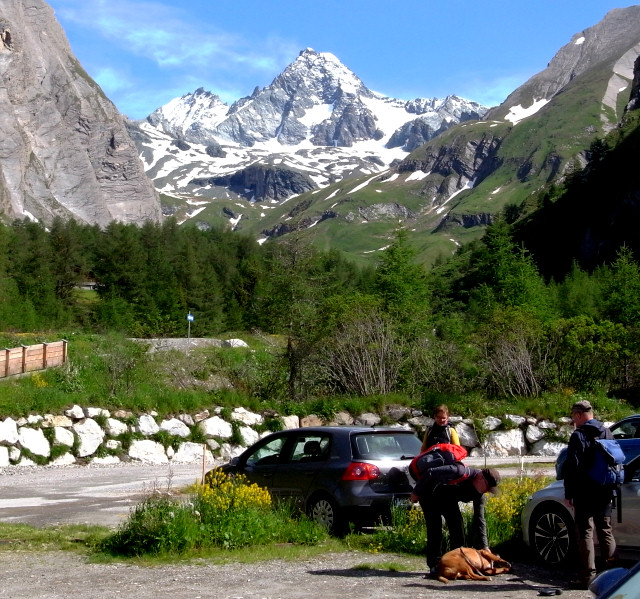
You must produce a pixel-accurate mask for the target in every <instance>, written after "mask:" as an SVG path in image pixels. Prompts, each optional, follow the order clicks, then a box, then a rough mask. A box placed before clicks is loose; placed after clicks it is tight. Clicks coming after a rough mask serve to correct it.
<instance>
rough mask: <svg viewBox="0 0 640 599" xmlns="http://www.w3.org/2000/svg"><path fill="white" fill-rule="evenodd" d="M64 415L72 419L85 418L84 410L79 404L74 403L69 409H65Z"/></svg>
mask: <svg viewBox="0 0 640 599" xmlns="http://www.w3.org/2000/svg"><path fill="white" fill-rule="evenodd" d="M64 415H65V416H67V418H71V420H82V419H83V418H84V410H83V409H82V408H81V407H80V406H79V405H77V404H76V405H74V406H73V407H72V408H70V409H69V410H65V412H64Z"/></svg>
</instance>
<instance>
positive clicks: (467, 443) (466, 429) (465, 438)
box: [454, 422, 480, 447]
mask: <svg viewBox="0 0 640 599" xmlns="http://www.w3.org/2000/svg"><path fill="white" fill-rule="evenodd" d="M454 428H455V429H456V433H458V438H459V439H460V445H463V446H464V447H478V445H480V441H479V440H478V435H477V434H476V430H475V429H474V428H473V426H471V425H470V424H468V423H466V422H460V423H459V424H456V425H455V427H454Z"/></svg>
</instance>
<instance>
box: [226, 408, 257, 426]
mask: <svg viewBox="0 0 640 599" xmlns="http://www.w3.org/2000/svg"><path fill="white" fill-rule="evenodd" d="M231 420H237V421H238V422H242V424H246V425H247V426H254V425H256V424H262V421H263V420H264V418H263V417H262V416H261V415H260V414H254V413H253V412H249V411H248V410H245V409H244V408H234V409H233V411H232V412H231Z"/></svg>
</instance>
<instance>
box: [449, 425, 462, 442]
mask: <svg viewBox="0 0 640 599" xmlns="http://www.w3.org/2000/svg"><path fill="white" fill-rule="evenodd" d="M450 431H451V444H452V445H460V437H458V433H457V431H456V429H455V428H453V427H451V428H450Z"/></svg>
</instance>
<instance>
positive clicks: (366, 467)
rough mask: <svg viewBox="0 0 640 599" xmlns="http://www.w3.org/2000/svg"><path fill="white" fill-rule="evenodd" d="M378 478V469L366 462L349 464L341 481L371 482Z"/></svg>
mask: <svg viewBox="0 0 640 599" xmlns="http://www.w3.org/2000/svg"><path fill="white" fill-rule="evenodd" d="M379 476H380V468H378V467H377V466H376V465H375V464H367V463H366V462H351V464H349V467H348V468H347V469H346V471H345V473H344V474H343V475H342V480H373V479H376V478H378V477H379Z"/></svg>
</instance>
